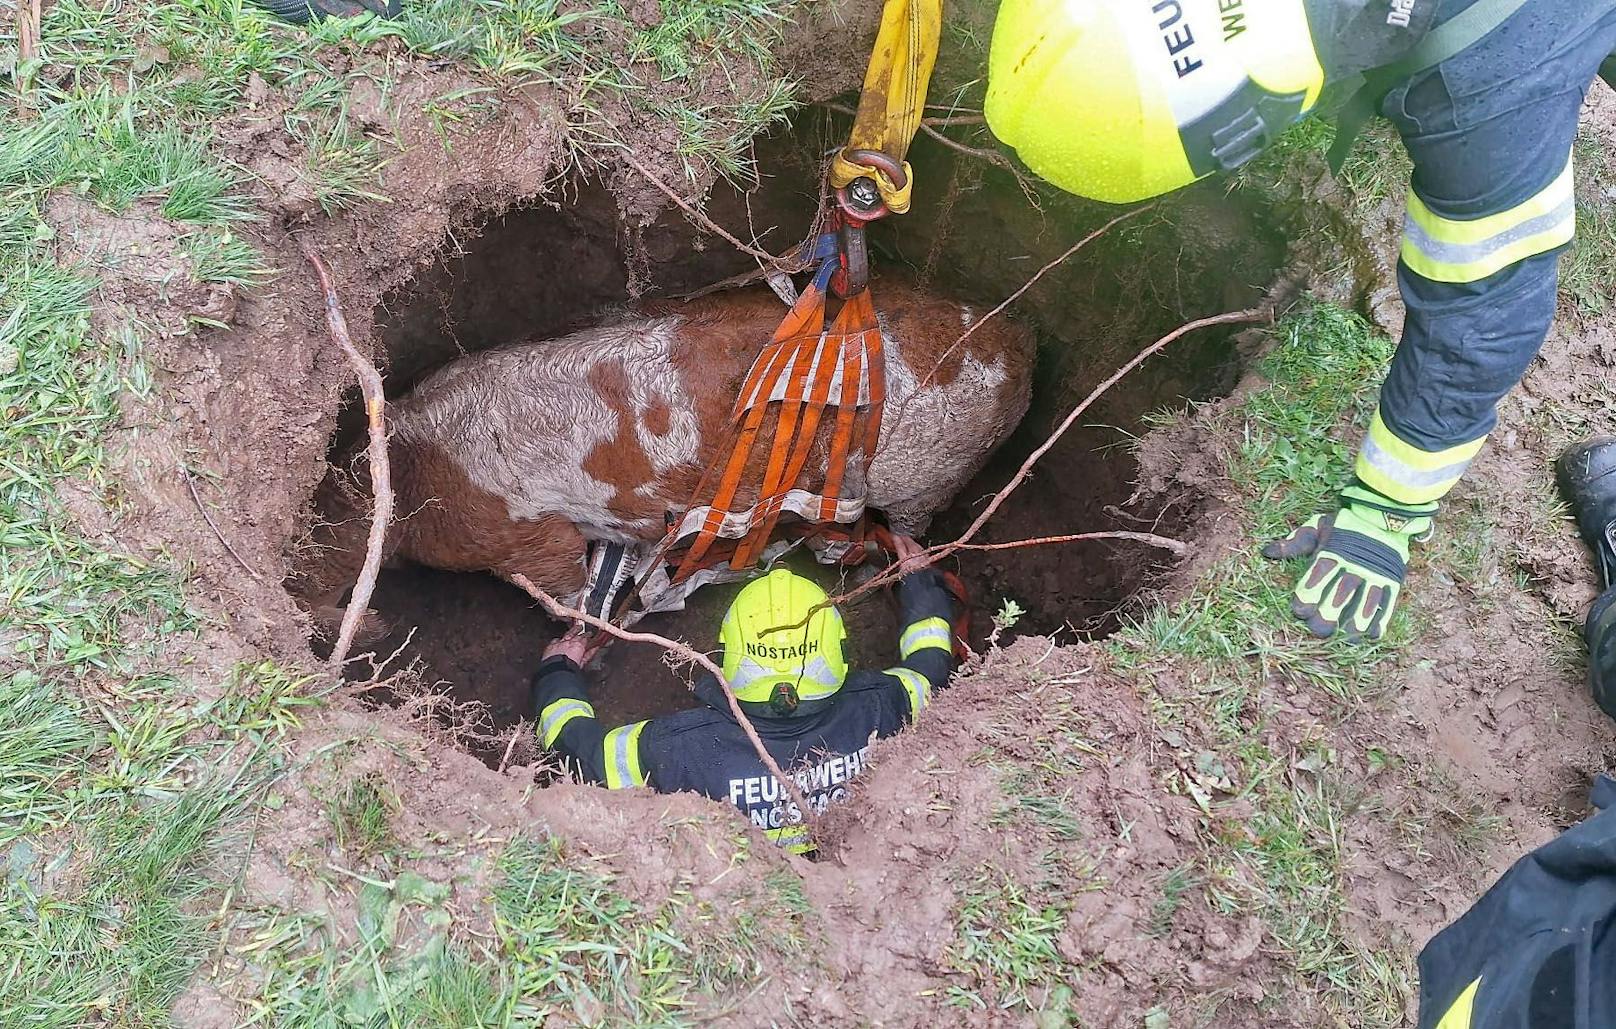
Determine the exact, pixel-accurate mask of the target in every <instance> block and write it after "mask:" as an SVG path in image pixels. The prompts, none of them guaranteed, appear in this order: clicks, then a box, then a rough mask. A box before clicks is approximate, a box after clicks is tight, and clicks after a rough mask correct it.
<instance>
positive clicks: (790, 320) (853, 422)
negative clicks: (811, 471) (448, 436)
mask: <svg viewBox="0 0 1616 1029" xmlns="http://www.w3.org/2000/svg"><path fill="white" fill-rule="evenodd" d="M832 267H834V265H828V266H827V269H826V270H827V271H828V270H829V269H830V268H832ZM828 277H829V276H828V275H825V274H822V275H820V276H817V277H816V281H815V282H813V283H810V284H809V285H808V287H807V288H806V289H805V290H803V293H802V295H801V296H800V297H799V298H798V299H797V302H796V304H795V305H794V306H793V307H792V308H791V311H790V313H789V314H787V315H786V318H785V321H783V322H781V324H780V327H779V328H778V329H776V330H775V332H774V336H773V338H772V339H771V340H770V341H769V343H768V345H766V346H765V347H764V348H763V351H762V353H760V354H758V356H757V359H756V360H755V361H753V363H752V368H751V371H750V372H748V374H747V376H746V379H745V382H744V385H743V386H742V387H741V393H740V396H739V397H738V398H737V399H736V402H735V408H734V410H733V411H732V412H731V416H730V429H729V434H730V440H731V443H730V448H729V453H728V456H727V457H726V458H725V459H724V460H722V461H720V462H715V463H714V464H713V465H712V466H710V467H709V468H708V469H707V472H706V473H705V474H704V475H703V476H702V480H701V482H700V484H699V485H698V486H697V487H696V491H695V494H694V498H693V500H692V503H691V505H690V507H689V509H687V510H686V511H685V513H684V516H683V517H682V518H680V519H679V521H678V522H677V523H675V524H674V526H673V527H672V528H671V529H670V530H669V533H668V536H667V538H666V539H665V540H664V541H663V545H662V548H661V549H662V552H663V554H664V555H666V553H667V552H668V551H670V550H672V549H674V548H675V547H677V546H679V545H681V544H682V543H683V542H684V541H686V540H688V541H689V547H688V549H687V550H686V551H685V553H684V555H683V557H682V558H681V559H680V561H679V566H678V569H677V571H675V572H674V574H673V576H672V580H673V582H675V583H678V582H682V581H684V580H685V579H687V578H689V576H690V575H692V574H693V573H695V572H696V571H698V570H699V569H701V568H704V567H709V566H710V565H712V564H716V563H717V562H718V560H721V558H720V557H719V555H718V554H715V553H714V552H713V548H714V544H715V543H717V542H718V541H719V540H735V541H737V543H736V545H735V546H734V548H733V550H732V551H731V553H730V554H729V565H730V567H731V568H735V569H745V568H750V567H751V566H753V565H755V564H756V563H757V562H758V560H759V558H760V557H761V556H762V554H763V550H764V548H765V547H766V546H767V545H768V543H769V540H770V538H771V537H772V536H773V534H774V530H775V527H776V526H777V525H778V523H779V520H780V517H781V515H783V514H786V513H790V514H792V515H795V516H796V517H797V518H799V519H802V520H803V521H806V522H834V523H840V524H851V523H854V522H857V521H858V520H859V518H860V517H862V515H863V514H864V493H865V477H866V473H867V472H868V470H869V464H870V459H871V458H872V457H873V456H874V454H875V445H876V443H877V441H878V440H879V439H880V434H881V411H882V405H883V402H884V400H885V397H886V375H885V371H886V357H885V354H884V352H883V349H882V340H881V330H880V329H879V327H878V326H877V325H876V320H875V308H874V306H873V305H872V303H871V300H870V292H869V290H867V289H866V290H862V291H860V292H859V293H857V294H855V295H853V296H851V297H849V298H848V299H847V300H846V301H845V302H844V303H843V304H842V308H841V310H840V311H838V312H837V314H836V318H835V320H834V321H833V322H832V324H831V326H830V329H829V331H827V330H826V329H825V296H824V293H823V288H824V287H823V283H822V280H823V279H826V278H828ZM822 439H823V440H824V441H825V442H824V447H823V456H822V460H823V461H824V467H825V480H824V485H823V488H822V489H820V490H819V491H817V492H816V491H813V490H809V489H804V488H801V487H799V486H798V482H799V480H800V479H801V478H802V474H803V472H804V470H805V469H806V468H807V465H808V461H809V458H810V457H811V456H812V455H813V454H814V452H815V450H816V445H817V444H819V442H820V441H821V440H822ZM760 440H767V453H766V456H765V454H764V449H763V447H762V446H760V445H759V444H760ZM850 469H852V470H853V473H852V474H851V475H850V474H849V470H850ZM743 482H744V483H748V484H752V483H755V484H756V486H755V487H753V488H755V489H756V498H755V499H751V498H750V497H749V494H751V493H752V491H753V488H745V487H743ZM705 498H711V499H705ZM742 498H745V500H749V501H750V502H745V501H742V503H740V504H738V500H742ZM725 549H728V548H725Z"/></svg>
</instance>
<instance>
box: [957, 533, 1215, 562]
mask: <svg viewBox="0 0 1616 1029" xmlns="http://www.w3.org/2000/svg"><path fill="white" fill-rule="evenodd" d="M1084 540H1132V541H1133V542H1135V543H1143V544H1145V545H1146V546H1148V547H1160V548H1162V549H1163V550H1170V551H1172V552H1173V553H1174V554H1176V555H1177V556H1179V557H1183V556H1184V555H1185V554H1188V553H1189V552H1190V548H1189V547H1188V546H1187V545H1185V544H1184V542H1183V541H1181V540H1175V539H1168V538H1167V537H1166V536H1158V535H1157V534H1156V533H1154V532H1129V531H1126V530H1122V529H1117V530H1111V531H1106V532H1073V533H1068V534H1066V535H1063V536H1038V537H1035V538H1033V539H1025V540H1010V541H1008V542H1005V543H960V544H959V545H958V546H956V547H955V548H954V549H956V550H1019V549H1021V548H1022V547H1043V546H1049V545H1050V544H1053V543H1081V542H1082V541H1084Z"/></svg>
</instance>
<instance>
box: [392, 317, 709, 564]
mask: <svg viewBox="0 0 1616 1029" xmlns="http://www.w3.org/2000/svg"><path fill="white" fill-rule="evenodd" d="M679 322H680V319H678V318H658V319H652V320H649V321H636V322H627V323H623V324H619V325H613V326H605V327H601V328H596V329H588V330H585V331H583V332H579V333H575V334H573V335H571V336H565V337H562V338H561V339H557V340H550V341H547V342H542V343H524V344H519V345H516V346H511V347H502V348H499V349H495V350H485V351H482V352H480V353H476V354H472V355H470V356H468V357H464V358H462V359H460V360H458V361H455V362H454V363H452V364H450V365H447V366H445V367H444V368H443V369H441V370H440V371H438V372H436V373H434V374H433V375H431V376H429V377H428V378H427V379H426V380H425V381H424V382H422V383H421V385H419V386H418V387H416V389H415V391H414V392H412V393H411V394H410V395H409V396H408V397H406V398H404V400H402V401H400V402H399V405H398V408H397V410H396V411H395V413H394V418H393V422H394V431H395V433H396V434H397V435H398V436H399V437H401V438H402V439H405V440H419V441H421V442H422V443H426V444H431V445H433V446H436V447H437V448H439V449H440V450H442V451H445V452H446V453H447V454H448V455H449V456H450V457H452V458H453V459H454V460H455V462H456V463H458V464H459V465H460V467H461V468H462V469H463V470H464V471H465V473H466V476H467V477H468V478H469V479H470V480H471V481H472V483H473V484H475V485H476V486H478V487H480V488H482V489H485V490H487V491H488V492H490V493H492V494H494V495H495V496H499V497H502V498H504V500H505V502H506V504H507V506H508V507H509V509H510V512H511V515H512V516H513V517H516V518H537V517H539V516H541V515H545V514H557V515H560V516H562V517H564V518H567V519H568V520H570V521H572V522H575V523H577V524H578V525H579V527H580V528H582V529H585V534H586V535H594V536H602V537H616V536H625V537H626V535H632V534H633V533H635V532H636V531H637V530H640V531H643V530H644V529H645V528H646V525H645V523H644V522H643V521H639V520H637V521H635V522H632V523H630V522H625V521H624V520H623V519H621V518H619V517H618V516H617V515H615V514H613V513H612V512H611V511H610V510H609V509H608V508H607V504H608V502H609V501H610V500H611V498H612V496H613V495H614V494H615V493H616V492H617V486H616V484H612V483H605V482H601V481H599V480H597V479H595V478H594V477H593V476H591V475H589V474H588V473H586V472H585V471H584V469H583V462H584V460H585V458H587V457H588V455H589V453H590V451H592V450H594V449H595V447H596V446H598V445H599V444H601V443H603V442H605V441H607V440H610V439H612V438H613V437H614V436H615V435H616V433H617V429H618V412H617V411H615V410H613V409H612V408H611V407H610V406H609V405H608V404H607V402H606V400H605V399H603V398H602V397H601V396H600V395H599V394H598V393H597V392H596V391H595V390H594V389H593V388H592V387H591V386H590V381H589V380H590V373H591V372H592V371H593V370H594V369H595V368H596V366H597V365H599V364H601V363H602V362H608V361H609V362H615V363H617V364H618V365H619V367H620V369H621V371H622V380H623V381H625V382H626V383H627V388H628V396H629V403H630V404H632V405H633V408H634V410H633V412H632V424H633V425H634V426H635V436H636V439H635V442H636V443H637V444H638V445H639V446H641V447H642V448H644V450H645V453H646V456H647V458H648V459H649V461H650V463H651V466H652V468H653V469H655V470H656V471H658V472H662V471H666V470H667V469H669V468H672V467H675V466H677V465H679V464H683V463H689V462H691V461H693V460H695V458H696V456H697V453H696V452H697V447H698V444H699V438H698V430H697V425H696V416H695V413H694V411H693V410H692V409H691V401H690V398H689V397H688V396H686V395H685V393H684V391H683V390H682V389H681V387H680V383H679V378H678V373H677V371H676V370H675V368H674V367H673V363H672V360H671V353H672V348H673V342H674V339H675V337H676V333H677V331H678V325H679ZM658 402H660V403H661V404H663V405H665V406H666V407H667V409H668V413H669V417H668V431H667V432H666V433H663V434H661V435H658V434H656V433H652V432H650V431H649V430H648V429H647V428H646V427H645V424H644V419H645V411H646V409H647V408H649V407H651V406H652V405H653V404H655V403H658ZM591 529H593V530H595V531H589V530H591Z"/></svg>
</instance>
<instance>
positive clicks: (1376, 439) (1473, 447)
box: [1354, 408, 1487, 504]
mask: <svg viewBox="0 0 1616 1029" xmlns="http://www.w3.org/2000/svg"><path fill="white" fill-rule="evenodd" d="M1485 442H1487V437H1485V436H1483V437H1482V438H1481V439H1478V440H1472V441H1470V442H1469V443H1461V444H1459V445H1458V446H1456V447H1449V448H1447V449H1446V450H1437V451H1430V450H1421V449H1420V448H1419V447H1416V446H1415V445H1414V444H1412V443H1405V442H1404V441H1403V440H1401V439H1398V438H1397V436H1395V435H1393V433H1392V430H1390V429H1388V428H1387V427H1386V423H1385V422H1383V421H1381V418H1380V409H1379V408H1376V409H1375V417H1374V418H1372V419H1371V420H1370V422H1369V431H1368V432H1367V433H1366V434H1365V435H1364V440H1363V446H1361V447H1359V448H1358V464H1357V467H1356V468H1355V469H1354V471H1356V472H1357V475H1358V478H1360V479H1362V480H1363V483H1364V485H1365V486H1368V487H1369V488H1370V489H1372V490H1376V491H1378V492H1380V493H1384V494H1385V495H1386V496H1388V497H1391V498H1392V499H1393V500H1397V501H1401V502H1402V503H1405V504H1427V503H1430V502H1431V501H1433V500H1440V499H1442V497H1444V496H1446V495H1447V492H1448V490H1451V489H1452V488H1453V486H1454V484H1455V483H1457V482H1458V481H1459V477H1460V476H1462V475H1463V474H1464V473H1465V469H1466V468H1468V467H1470V462H1471V461H1472V460H1473V459H1474V458H1475V456H1476V454H1478V453H1480V451H1481V445H1482V444H1483V443H1485Z"/></svg>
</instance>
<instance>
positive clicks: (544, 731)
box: [539, 698, 595, 747]
mask: <svg viewBox="0 0 1616 1029" xmlns="http://www.w3.org/2000/svg"><path fill="white" fill-rule="evenodd" d="M593 717H595V709H594V708H593V707H591V706H590V705H589V702H588V701H583V700H573V699H571V698H563V699H561V700H557V701H553V702H551V703H550V704H548V705H546V706H545V708H544V710H543V711H541V712H540V713H539V738H540V739H542V740H543V741H544V745H545V746H546V747H553V746H555V741H556V737H558V736H560V735H561V730H562V728H563V727H564V726H565V725H566V724H567V723H568V722H570V721H572V720H573V719H574V718H593Z"/></svg>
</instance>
